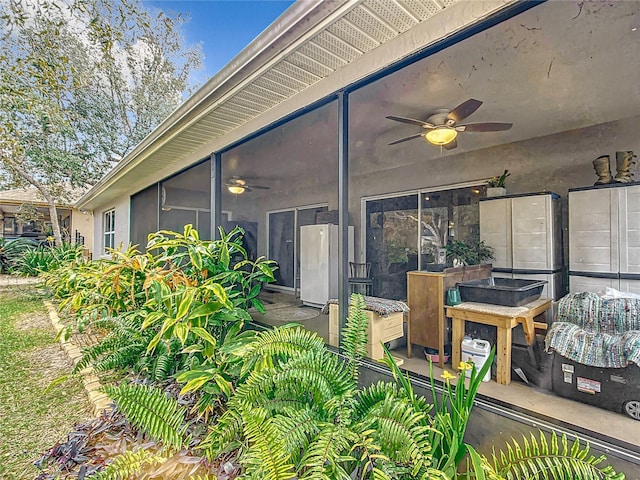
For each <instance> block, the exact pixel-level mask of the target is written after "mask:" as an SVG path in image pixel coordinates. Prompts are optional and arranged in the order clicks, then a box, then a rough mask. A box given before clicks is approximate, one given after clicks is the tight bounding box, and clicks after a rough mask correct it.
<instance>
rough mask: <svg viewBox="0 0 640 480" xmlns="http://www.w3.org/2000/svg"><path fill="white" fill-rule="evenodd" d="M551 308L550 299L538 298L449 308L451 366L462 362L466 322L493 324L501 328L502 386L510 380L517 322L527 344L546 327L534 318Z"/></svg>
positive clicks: (499, 377)
mask: <svg viewBox="0 0 640 480" xmlns="http://www.w3.org/2000/svg"><path fill="white" fill-rule="evenodd" d="M549 307H551V299H550V298H539V299H538V300H536V301H534V302H531V303H528V304H526V305H523V306H521V307H504V306H502V305H491V304H489V303H475V302H463V303H461V304H460V305H456V306H455V307H447V316H448V317H451V319H452V323H453V325H452V344H453V345H452V347H453V348H452V350H453V351H452V355H453V356H452V363H451V364H452V365H454V366H456V365H458V364H459V363H460V359H461V357H462V355H461V343H462V339H463V338H464V326H465V322H476V323H482V324H484V325H493V326H495V327H497V329H498V335H497V344H498V345H497V347H496V362H497V367H498V368H497V372H496V381H497V382H498V383H501V384H502V385H508V384H509V383H511V331H512V329H513V328H514V327H516V326H517V325H518V324H521V325H522V328H523V329H524V334H525V338H526V340H527V343H528V344H529V345H531V344H532V343H533V341H534V340H535V335H536V329H539V330H546V328H547V324H546V322H537V321H535V318H536V317H537V316H538V315H542V314H544V313H545V312H546V311H547V310H548V309H549Z"/></svg>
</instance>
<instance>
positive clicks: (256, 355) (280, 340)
mask: <svg viewBox="0 0 640 480" xmlns="http://www.w3.org/2000/svg"><path fill="white" fill-rule="evenodd" d="M320 350H324V340H323V339H322V338H320V337H319V336H318V334H316V333H315V332H311V331H309V330H307V329H305V328H301V327H281V328H274V329H272V330H267V331H264V332H261V333H260V334H259V335H258V336H257V337H256V339H255V340H254V341H253V342H252V343H251V344H249V345H248V346H247V347H246V350H245V352H244V354H243V358H244V360H245V364H244V366H243V371H244V372H245V373H246V372H248V371H250V370H252V369H257V370H258V371H261V370H263V369H265V368H273V367H274V365H276V364H277V363H279V362H282V361H284V360H286V359H288V358H291V357H293V356H296V355H300V354H302V353H306V352H309V351H320Z"/></svg>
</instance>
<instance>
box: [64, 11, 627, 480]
mask: <svg viewBox="0 0 640 480" xmlns="http://www.w3.org/2000/svg"><path fill="white" fill-rule="evenodd" d="M637 7H638V3H637V2H619V3H612V4H609V3H606V4H605V3H600V2H574V1H567V2H544V3H538V2H510V1H504V2H503V1H495V2H466V1H443V2H440V1H417V2H408V1H399V0H398V1H396V0H393V1H388V2H380V1H353V2H331V1H327V2H308V3H306V2H303V3H299V4H296V5H294V7H293V8H292V9H290V10H289V11H288V12H286V13H285V15H283V17H282V19H281V21H277V22H276V24H274V25H272V27H270V29H268V30H267V31H265V32H264V33H263V34H262V35H261V36H260V37H258V38H257V39H256V40H255V41H254V42H253V43H252V44H250V45H249V46H248V47H247V49H246V50H245V51H244V52H243V53H241V54H240V55H239V57H238V58H237V59H236V60H234V61H233V62H231V63H230V64H229V65H228V66H227V67H225V69H223V71H221V72H220V74H218V75H217V76H216V77H214V78H213V79H211V80H210V81H209V82H208V83H207V84H206V85H205V86H204V87H203V88H202V89H201V90H200V91H199V92H197V93H196V94H195V95H194V97H192V98H191V99H189V100H188V101H187V102H185V104H184V105H183V106H182V107H181V108H180V109H178V111H176V112H174V114H173V115H172V116H171V117H170V118H168V119H167V120H166V121H165V122H164V123H163V124H162V125H161V126H160V127H158V129H157V130H156V131H154V132H153V133H152V134H151V135H150V136H149V137H148V138H147V139H146V140H145V141H144V142H143V143H142V144H140V145H139V146H138V147H136V149H135V150H134V151H133V152H132V153H131V154H130V155H129V156H127V157H126V158H125V159H124V160H123V161H122V162H120V164H119V165H117V166H116V168H114V170H113V171H112V172H110V173H109V174H108V175H107V176H106V177H105V178H104V179H103V180H102V181H101V182H100V183H99V184H98V185H96V186H95V187H94V188H93V189H92V190H91V191H90V192H88V193H87V194H86V195H85V196H84V197H83V198H82V199H81V200H80V201H79V202H78V204H77V206H78V207H79V208H83V209H86V210H91V211H93V212H94V214H95V219H96V224H95V228H96V231H97V232H103V233H104V226H105V225H106V224H107V223H106V222H107V220H109V221H111V220H112V219H113V218H115V220H114V225H111V224H109V225H110V227H113V231H114V236H115V244H116V245H117V244H118V243H119V242H120V241H123V242H125V243H127V242H129V241H131V242H132V243H134V244H139V245H144V244H145V243H146V236H147V234H148V233H149V232H151V231H155V230H157V229H171V230H178V231H180V230H181V229H182V226H183V225H184V224H185V223H191V224H193V225H194V226H196V228H197V229H198V230H199V231H200V233H201V236H202V237H205V238H206V237H209V238H213V237H214V236H215V235H216V234H217V227H218V226H222V227H223V228H225V230H227V231H228V230H229V229H231V228H233V226H235V225H239V226H241V227H242V228H243V229H244V230H245V231H246V237H245V246H246V247H247V249H248V251H249V252H250V255H251V256H260V255H264V256H267V257H268V258H271V259H273V260H276V261H277V262H278V265H279V270H278V278H277V283H276V285H273V286H272V288H271V289H270V292H266V293H265V301H266V304H267V314H266V315H264V316H261V315H259V314H256V320H257V321H258V322H260V323H263V324H266V325H277V324H281V323H283V322H286V321H289V320H293V321H296V320H298V321H300V323H302V324H303V325H307V326H308V328H310V329H312V330H316V331H318V333H319V334H320V335H322V336H323V337H324V338H325V340H327V341H329V330H328V328H329V327H328V324H329V322H328V318H327V317H326V316H324V315H322V314H321V313H320V310H319V309H318V308H317V307H311V306H308V305H302V304H303V303H305V298H304V295H302V297H301V290H303V289H304V282H305V276H304V275H305V274H304V272H305V271H306V270H308V266H306V265H305V264H304V261H302V262H301V259H303V258H304V255H305V254H304V251H305V249H306V248H307V246H306V245H305V242H304V241H303V240H302V236H301V232H302V231H303V230H304V228H303V227H306V226H310V225H323V224H328V223H335V224H337V225H338V228H337V232H338V239H339V240H338V241H337V243H336V245H337V250H332V257H333V258H337V262H336V264H337V265H338V272H337V279H338V280H337V285H336V296H337V297H338V298H339V304H340V318H341V319H344V318H345V316H346V303H347V302H346V298H347V296H348V294H349V291H350V286H349V282H348V278H349V276H350V274H349V270H348V269H349V261H350V260H351V261H357V262H362V263H370V264H371V273H370V277H371V279H372V287H371V289H372V291H371V294H372V295H373V296H376V297H381V298H385V299H394V300H402V301H406V300H407V288H408V287H407V273H408V272H412V271H425V270H427V269H428V268H429V265H430V264H434V263H438V254H439V253H441V250H442V249H443V248H444V246H445V245H446V244H447V242H448V241H452V240H461V241H465V242H471V241H472V240H473V239H474V238H478V236H479V235H480V234H481V231H480V218H479V205H480V203H481V200H480V199H482V198H486V187H487V182H488V180H489V179H490V178H491V177H493V176H496V175H500V174H501V173H502V172H503V171H504V170H505V169H508V170H509V172H510V173H511V175H510V177H509V178H508V181H507V188H508V193H509V194H515V195H526V194H531V193H539V192H553V193H555V194H557V195H558V196H559V198H560V200H559V202H560V203H559V204H560V209H559V217H560V218H559V221H560V224H561V230H560V233H561V235H560V237H559V238H560V239H559V242H560V250H561V252H562V256H563V259H564V260H563V268H564V270H563V274H562V278H563V279H564V280H563V282H562V283H561V284H560V285H559V287H558V290H557V292H546V294H547V296H549V297H554V296H555V297H558V296H561V295H563V294H564V293H566V292H567V291H568V285H567V282H566V278H567V267H568V261H567V260H568V251H569V240H568V224H569V215H568V200H567V199H568V192H569V190H570V189H573V188H578V187H586V186H590V185H593V183H594V181H595V180H596V179H597V176H596V175H595V173H594V169H593V165H592V161H593V160H594V159H596V158H597V157H600V156H602V155H604V154H614V152H616V151H621V150H625V151H630V150H635V151H640V138H639V137H638V135H637V132H638V126H639V125H640V83H639V82H638V67H637V65H638V64H639V61H640V48H639V47H640V36H639V35H640V32H639V31H638V28H639V27H640V25H639V24H640V14H639V13H638V8H637ZM303 19H304V21H303ZM470 99H477V100H479V101H480V102H482V104H481V105H480V106H479V107H478V108H477V109H475V110H473V111H472V112H471V113H469V114H468V116H467V117H468V118H467V117H465V118H462V119H460V121H459V122H458V124H465V125H466V124H475V123H486V122H502V123H510V124H513V126H512V127H511V128H508V129H505V130H497V131H491V130H490V129H489V130H488V131H473V128H469V131H460V132H458V136H457V138H456V144H457V146H456V148H450V147H451V145H450V144H448V145H447V146H446V147H445V146H437V145H433V144H430V143H429V142H425V138H424V137H423V136H420V135H422V134H424V133H426V130H428V129H425V128H423V127H422V126H420V125H419V124H415V122H414V123H413V124H412V123H411V122H402V121H394V120H391V119H388V118H387V117H388V116H395V117H402V118H408V119H417V120H419V121H422V122H425V123H429V122H428V119H429V118H430V117H431V120H430V121H435V120H433V117H432V115H433V114H437V113H438V112H440V114H441V115H444V117H446V116H447V115H448V114H449V113H450V112H451V111H455V108H456V107H457V106H460V105H463V104H464V103H465V102H466V101H468V100H470ZM442 110H444V112H442ZM406 137H413V138H412V139H410V140H407V141H403V142H400V143H396V144H393V145H390V143H394V142H396V141H397V140H400V139H404V138H406ZM448 147H449V148H448ZM232 190H233V192H232ZM112 212H113V213H112ZM350 227H353V233H352V235H353V239H354V240H353V246H352V247H351V246H350V244H351V242H350ZM103 239H104V235H100V234H98V235H96V243H95V245H94V250H95V252H101V251H103V250H104V247H105V245H104V244H102V243H101V242H102V241H103ZM438 249H440V252H439V250H438ZM350 251H352V252H353V253H350ZM634 288H635V287H634ZM327 299H328V298H327ZM557 299H558V298H554V300H557ZM291 305H293V306H294V307H293V308H294V309H293V310H292V309H291ZM296 309H299V310H296ZM392 346H394V347H395V350H394V352H395V353H394V354H396V355H398V356H400V357H401V358H402V359H403V360H404V365H403V368H406V369H407V370H409V371H412V372H414V373H416V374H417V375H416V377H415V378H416V382H417V383H418V384H420V382H421V381H423V380H424V376H426V375H428V374H429V364H428V362H427V361H426V359H425V357H424V355H423V354H422V348H421V346H420V345H416V346H415V353H414V355H412V356H411V358H409V357H408V355H407V347H406V340H405V341H404V343H403V341H402V340H399V341H398V342H396V343H395V344H394V345H392ZM378 368H379V367H378V366H376V365H372V369H373V370H372V371H376V369H378ZM436 374H439V370H437V368H436ZM421 376H422V377H421ZM421 378H422V380H421ZM481 393H482V394H483V395H484V398H485V399H486V405H487V411H491V414H498V415H500V413H496V412H499V411H502V414H504V415H505V416H506V417H508V418H509V419H510V420H512V421H513V422H516V423H518V422H520V424H522V425H525V426H526V425H528V426H531V425H535V424H536V423H539V424H541V425H542V424H544V425H551V426H550V427H549V428H560V429H564V430H566V431H570V432H577V433H578V434H583V435H587V436H589V438H591V439H592V440H593V441H594V442H596V444H598V442H600V443H599V446H600V448H602V449H603V450H607V451H609V452H614V456H618V457H619V458H621V459H624V461H628V462H631V463H640V443H639V441H638V438H637V435H636V434H635V432H636V431H637V424H636V423H635V422H634V421H633V420H631V419H628V418H625V417H623V416H622V415H620V414H616V413H613V412H608V411H605V410H602V409H597V408H595V407H590V406H587V405H583V404H580V403H577V402H573V401H570V400H566V399H562V398H559V397H556V396H554V395H553V394H551V393H549V392H545V391H544V390H543V389H536V388H532V387H530V386H527V385H526V384H524V383H520V382H516V381H514V382H512V383H511V384H510V385H499V384H497V383H495V382H489V383H486V384H483V385H482V388H481ZM483 401H484V400H483ZM505 412H508V413H505ZM603 420H604V421H603ZM521 428H525V427H521ZM473 431H474V432H475V433H474V434H476V435H478V436H480V437H482V435H483V433H482V427H481V426H480V425H478V426H477V428H476V429H474V430H473ZM627 471H628V469H627Z"/></svg>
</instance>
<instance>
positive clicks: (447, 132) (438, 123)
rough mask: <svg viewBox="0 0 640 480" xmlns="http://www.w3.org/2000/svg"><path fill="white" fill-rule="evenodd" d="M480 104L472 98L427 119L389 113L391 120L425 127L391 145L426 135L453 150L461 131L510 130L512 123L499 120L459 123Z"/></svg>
mask: <svg viewBox="0 0 640 480" xmlns="http://www.w3.org/2000/svg"><path fill="white" fill-rule="evenodd" d="M480 105H482V102H481V101H480V100H476V99H475V98H470V99H469V100H467V101H466V102H464V103H462V104H460V105H458V106H457V107H456V108H454V109H453V110H448V109H446V108H444V109H440V110H436V111H435V112H433V113H432V114H431V115H430V116H429V118H427V120H426V121H422V120H416V119H414V118H407V117H397V116H394V115H389V116H387V118H388V119H389V120H394V121H396V122H402V123H409V124H411V125H417V126H419V127H422V128H423V129H424V131H422V132H420V133H415V134H413V135H410V136H408V137H404V138H401V139H399V140H395V141H393V142H391V143H390V144H389V145H396V144H398V143H402V142H406V141H407V140H413V139H414V138H419V137H425V139H426V140H427V142H429V143H432V144H434V145H440V146H442V147H443V148H444V149H446V150H451V149H454V148H456V147H457V146H458V143H457V141H456V137H457V136H458V133H459V132H499V131H502V130H509V129H510V128H511V127H512V126H513V124H512V123H498V122H482V123H467V124H463V125H461V124H459V122H461V121H462V120H464V119H465V118H467V117H468V116H469V115H471V114H472V113H473V112H475V111H476V110H477V109H478V108H480Z"/></svg>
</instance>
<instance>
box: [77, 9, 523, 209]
mask: <svg viewBox="0 0 640 480" xmlns="http://www.w3.org/2000/svg"><path fill="white" fill-rule="evenodd" d="M508 3H511V1H510V0H498V1H484V2H461V1H460V0H349V1H346V2H345V1H340V0H313V1H312V0H306V1H301V2H298V3H296V4H294V5H293V6H292V7H291V8H290V9H289V10H287V12H285V13H284V14H283V15H282V16H281V17H280V18H279V19H278V20H276V22H274V24H272V25H271V26H270V27H269V28H268V29H267V30H266V31H265V32H263V33H262V34H261V35H260V36H259V37H258V38H256V40H254V41H253V42H252V43H251V44H250V45H249V46H247V48H246V49H245V50H244V51H243V52H241V53H240V54H239V55H238V56H237V57H236V58H235V59H234V60H233V61H232V62H230V63H229V64H228V65H227V66H226V67H225V68H224V69H223V70H222V71H221V72H220V73H219V74H217V75H216V76H215V77H213V78H212V79H211V80H210V81H209V82H207V84H205V85H204V86H203V87H202V88H201V89H200V90H199V91H198V92H197V93H196V94H194V96H193V97H191V98H190V99H189V100H187V102H185V104H183V105H182V106H181V107H180V108H178V109H177V110H176V112H174V113H173V114H172V115H171V116H170V117H169V118H168V119H167V120H166V121H165V122H163V124H161V125H160V126H159V127H158V128H157V129H156V130H155V131H154V132H153V133H152V134H151V135H149V137H148V138H147V139H145V140H144V141H143V142H142V143H141V144H140V145H138V146H137V147H136V148H135V149H134V151H133V152H132V153H131V154H129V155H127V157H125V158H124V159H123V160H122V161H121V162H120V163H119V164H118V165H117V166H116V167H115V168H114V169H113V170H112V171H111V172H110V173H109V174H107V176H105V178H104V179H102V180H101V182H99V183H98V184H97V185H96V186H95V187H94V188H93V189H92V190H91V191H89V192H88V193H87V195H85V196H84V197H83V198H82V199H80V201H79V202H78V206H79V207H82V208H93V207H94V206H96V204H97V202H96V200H95V198H96V196H97V195H101V197H100V200H99V203H100V204H102V203H103V202H106V201H110V200H111V199H115V198H118V196H119V195H123V194H128V193H130V191H131V188H132V187H135V186H136V185H138V186H140V187H142V186H144V184H145V183H148V182H144V179H147V178H150V177H154V176H157V173H158V172H159V171H163V172H164V171H170V169H171V166H172V165H176V164H181V162H183V161H184V159H185V158H190V157H192V156H193V155H194V153H195V152H198V151H201V150H202V148H203V147H204V146H205V145H206V146H209V145H211V148H214V147H215V146H216V145H219V146H222V147H224V146H225V145H228V144H230V143H232V142H233V141H236V140H238V139H239V138H242V137H243V136H244V135H246V133H245V131H243V130H242V128H241V127H244V126H247V125H248V124H250V123H252V124H253V125H252V127H251V128H253V129H254V130H255V129H257V128H259V127H261V126H265V125H268V124H269V123H271V122H273V121H274V118H275V119H277V117H278V115H279V116H280V117H281V116H283V115H282V114H276V116H275V117H274V116H265V119H264V121H260V118H261V117H262V116H264V114H265V113H266V112H269V111H271V110H273V109H274V107H276V106H278V105H279V104H282V103H283V102H286V101H288V100H291V99H292V98H295V97H296V96H299V94H300V93H302V92H305V91H306V90H308V89H309V88H310V87H312V86H314V85H316V84H318V83H319V82H322V81H323V80H327V79H329V78H330V77H335V74H336V72H338V71H341V70H344V69H345V67H347V66H349V65H352V64H353V63H354V62H355V61H357V60H358V59H360V58H362V57H365V56H367V55H368V54H369V56H371V54H372V53H373V54H375V53H376V52H379V51H380V47H381V46H383V45H385V44H388V43H389V42H391V41H393V40H394V39H396V38H398V37H399V36H402V35H403V34H406V33H407V32H410V31H412V29H414V28H415V27H416V26H418V25H424V24H425V23H427V22H428V21H429V20H433V19H434V17H437V16H438V15H440V14H442V12H444V11H445V10H448V9H451V7H453V6H455V4H461V5H462V4H464V5H463V8H460V9H459V12H456V14H455V15H454V16H453V17H449V18H447V17H442V20H441V21H439V22H436V23H433V34H431V35H429V36H425V37H424V38H423V39H417V41H416V39H413V40H412V41H409V42H408V43H409V44H417V45H419V47H420V48H423V47H424V46H426V44H427V43H433V41H436V40H439V39H442V38H444V37H446V36H447V35H449V34H450V33H452V32H453V31H454V30H456V29H459V28H461V27H464V26H466V25H468V24H471V23H474V22H477V21H478V19H479V18H482V17H484V16H486V15H488V14H490V13H493V12H495V11H497V10H499V9H500V8H503V7H504V6H505V5H506V4H508ZM452 18H454V20H453V21H452ZM420 40H422V41H420ZM425 42H427V43H425ZM405 48H406V47H405ZM414 50H415V48H414ZM399 51H400V52H401V54H402V55H405V54H407V53H410V51H409V52H407V51H402V50H399ZM380 59H381V62H384V61H385V59H384V56H381V57H380ZM383 66H384V63H380V64H379V65H378V64H375V62H374V67H373V71H375V70H376V69H379V68H382V67H383ZM369 73H371V72H370V71H367V70H362V69H361V71H360V72H359V73H358V74H357V75H359V76H364V75H366V74H369ZM353 78H354V77H353V75H351V76H344V77H343V78H336V79H335V80H334V79H333V78H332V86H331V88H330V89H328V90H327V91H328V92H331V91H336V90H338V89H340V88H343V87H344V86H346V85H348V83H349V82H350V81H352V79H353ZM318 98H320V97H318ZM305 102H307V103H308V101H306V100H304V99H302V102H298V103H297V104H294V103H292V106H291V107H290V108H289V113H291V112H293V111H295V110H297V109H300V108H303V107H304V105H305ZM256 119H258V121H257V122H256V121H254V120H256ZM252 121H253V122H252ZM249 131H250V130H249ZM216 140H219V141H218V142H216ZM204 151H207V150H206V149H205V150H204ZM210 151H211V150H208V153H210ZM205 155H206V154H205ZM134 170H135V171H134ZM141 179H142V180H141ZM107 189H108V191H107Z"/></svg>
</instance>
